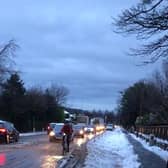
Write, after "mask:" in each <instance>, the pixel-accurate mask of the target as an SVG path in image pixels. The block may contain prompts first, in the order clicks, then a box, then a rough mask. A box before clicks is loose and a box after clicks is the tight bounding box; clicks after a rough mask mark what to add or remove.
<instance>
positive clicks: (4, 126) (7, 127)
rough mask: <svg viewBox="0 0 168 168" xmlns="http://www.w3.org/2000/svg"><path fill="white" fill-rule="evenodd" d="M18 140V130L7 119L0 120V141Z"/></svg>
mask: <svg viewBox="0 0 168 168" xmlns="http://www.w3.org/2000/svg"><path fill="white" fill-rule="evenodd" d="M18 140H19V131H17V129H16V128H15V127H14V125H13V124H12V123H10V122H8V121H2V120H0V141H1V142H5V143H7V144H8V143H10V142H17V141H18Z"/></svg>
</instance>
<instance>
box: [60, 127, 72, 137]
mask: <svg viewBox="0 0 168 168" xmlns="http://www.w3.org/2000/svg"><path fill="white" fill-rule="evenodd" d="M61 132H62V133H65V134H67V135H71V134H72V133H73V130H72V127H71V126H70V125H69V124H65V125H64V126H63V127H62V129H61Z"/></svg>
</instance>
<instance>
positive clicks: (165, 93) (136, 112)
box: [117, 62, 168, 127]
mask: <svg viewBox="0 0 168 168" xmlns="http://www.w3.org/2000/svg"><path fill="white" fill-rule="evenodd" d="M162 67H163V70H162V71H161V72H159V71H156V72H155V73H154V74H153V76H152V77H151V78H150V79H146V80H141V81H138V82H136V83H135V84H133V85H132V86H130V87H128V88H127V89H125V90H124V91H122V92H121V93H120V98H119V102H118V109H117V111H118V113H117V120H118V122H119V123H120V124H122V125H124V126H126V127H127V126H133V125H136V124H141V125H156V124H157V125H158V124H168V62H164V63H163V66H162Z"/></svg>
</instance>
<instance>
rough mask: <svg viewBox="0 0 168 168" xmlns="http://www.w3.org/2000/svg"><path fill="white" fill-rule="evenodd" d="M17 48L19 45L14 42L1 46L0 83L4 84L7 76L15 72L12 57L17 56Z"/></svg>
mask: <svg viewBox="0 0 168 168" xmlns="http://www.w3.org/2000/svg"><path fill="white" fill-rule="evenodd" d="M17 48H18V45H17V44H16V43H15V41H14V40H10V41H9V42H8V43H6V44H1V45H0V83H2V81H3V80H4V78H5V76H6V75H7V74H11V73H13V72H14V71H13V70H12V64H14V61H13V60H12V57H13V56H14V55H15V51H16V49H17Z"/></svg>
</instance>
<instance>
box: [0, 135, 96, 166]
mask: <svg viewBox="0 0 168 168" xmlns="http://www.w3.org/2000/svg"><path fill="white" fill-rule="evenodd" d="M93 137H94V135H92V134H89V135H86V136H85V137H84V138H75V139H74V141H73V143H71V145H70V151H72V150H74V148H77V147H80V146H81V145H82V144H84V143H85V142H86V141H88V140H89V139H91V138H93ZM62 157H63V156H62V145H61V142H60V141H59V142H54V143H50V142H49V140H48V137H47V135H40V136H32V137H31V138H25V139H21V140H20V141H19V142H18V143H15V144H9V145H6V144H1V145H0V167H1V166H2V167H3V168H13V167H15V168H23V167H24V168H30V167H31V168H52V167H53V168H55V165H56V162H57V161H58V160H60V159H61V158H62Z"/></svg>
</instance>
